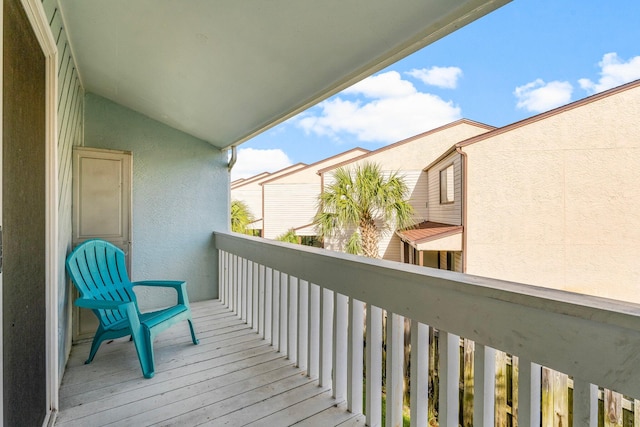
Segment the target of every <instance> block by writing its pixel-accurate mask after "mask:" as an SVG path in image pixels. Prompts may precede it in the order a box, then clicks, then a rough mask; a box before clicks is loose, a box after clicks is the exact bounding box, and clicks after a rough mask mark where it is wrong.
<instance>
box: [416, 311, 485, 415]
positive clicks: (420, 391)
mask: <svg viewBox="0 0 640 427" xmlns="http://www.w3.org/2000/svg"><path fill="white" fill-rule="evenodd" d="M476 366H477V365H476ZM410 378H411V393H410V395H411V402H410V406H411V426H412V427H417V426H426V425H427V423H428V422H429V326H427V325H424V324H422V323H420V322H418V321H416V320H413V319H412V320H411V377H410ZM478 425H480V424H478ZM482 425H489V424H482Z"/></svg>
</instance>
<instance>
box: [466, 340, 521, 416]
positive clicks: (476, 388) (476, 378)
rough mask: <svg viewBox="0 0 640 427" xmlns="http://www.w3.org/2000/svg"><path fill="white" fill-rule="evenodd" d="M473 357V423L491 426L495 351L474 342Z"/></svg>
mask: <svg viewBox="0 0 640 427" xmlns="http://www.w3.org/2000/svg"><path fill="white" fill-rule="evenodd" d="M473 359H474V360H473V365H474V373H473V423H474V424H476V425H480V426H492V425H494V424H495V421H494V420H495V393H496V351H495V349H493V348H491V347H486V346H484V345H482V344H479V343H475V350H474V356H473ZM521 378H522V377H521ZM519 390H521V389H519ZM518 402H520V396H518ZM518 413H519V414H520V411H518Z"/></svg>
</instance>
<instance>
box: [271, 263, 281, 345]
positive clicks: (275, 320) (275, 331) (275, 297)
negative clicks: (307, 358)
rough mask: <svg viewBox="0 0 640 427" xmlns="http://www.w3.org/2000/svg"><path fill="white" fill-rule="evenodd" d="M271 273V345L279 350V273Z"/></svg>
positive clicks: (274, 271)
mask: <svg viewBox="0 0 640 427" xmlns="http://www.w3.org/2000/svg"><path fill="white" fill-rule="evenodd" d="M272 271H273V274H272V276H273V282H272V283H273V286H272V288H273V290H272V291H271V302H272V303H273V307H272V308H271V345H272V346H273V347H274V348H275V349H276V350H280V347H279V346H280V272H279V271H277V270H275V269H274V270H272Z"/></svg>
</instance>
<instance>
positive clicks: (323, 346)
mask: <svg viewBox="0 0 640 427" xmlns="http://www.w3.org/2000/svg"><path fill="white" fill-rule="evenodd" d="M332 323H333V291H332V290H330V289H326V288H321V290H320V372H319V373H318V374H319V375H318V382H319V385H320V387H331V370H332V368H333V366H332V363H331V362H332V361H333V359H332V353H333V348H332V343H333V326H332Z"/></svg>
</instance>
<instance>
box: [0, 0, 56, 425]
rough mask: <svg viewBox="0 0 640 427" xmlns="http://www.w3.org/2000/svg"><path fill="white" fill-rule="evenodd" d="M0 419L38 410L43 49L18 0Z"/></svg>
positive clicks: (9, 21)
mask: <svg viewBox="0 0 640 427" xmlns="http://www.w3.org/2000/svg"><path fill="white" fill-rule="evenodd" d="M3 9H4V25H3V70H2V75H3V82H2V87H3V92H2V156H3V158H2V216H1V218H0V219H1V220H2V234H3V245H2V253H3V265H2V277H1V280H2V345H3V347H2V348H3V366H2V378H3V421H4V425H6V426H14V425H16V426H17V425H25V426H26V425H33V426H35V425H42V423H43V421H44V419H45V417H46V411H47V410H46V405H47V377H46V375H47V372H46V329H45V327H46V305H45V304H46V299H45V274H46V273H45V271H46V260H45V253H46V251H45V245H46V240H45V239H46V236H45V219H46V217H45V203H46V201H45V144H46V128H45V125H46V96H45V90H46V85H45V76H46V74H45V71H46V70H45V67H46V62H45V57H44V55H43V52H42V49H41V47H40V44H39V42H38V39H37V38H36V36H35V34H34V33H33V30H32V27H31V25H30V24H29V21H28V19H27V16H26V14H25V12H24V10H23V8H22V6H21V2H20V1H16V0H4V3H3Z"/></svg>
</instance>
